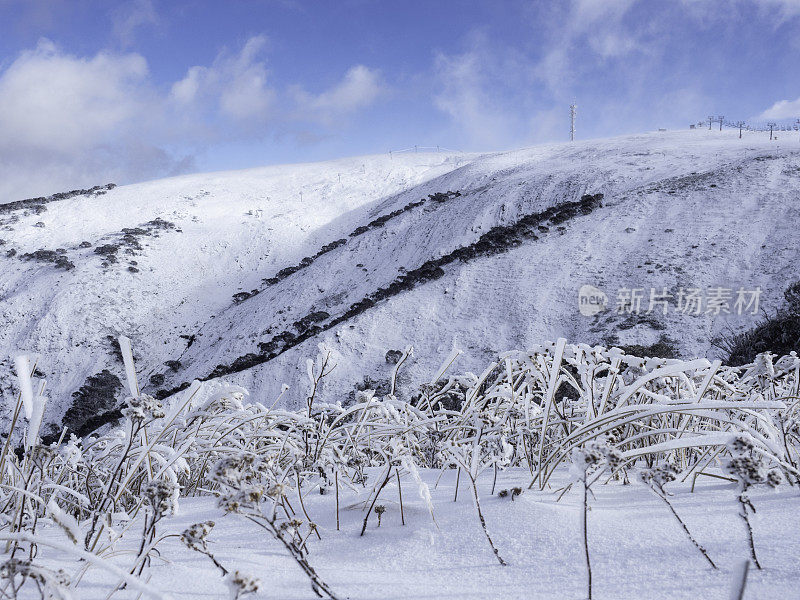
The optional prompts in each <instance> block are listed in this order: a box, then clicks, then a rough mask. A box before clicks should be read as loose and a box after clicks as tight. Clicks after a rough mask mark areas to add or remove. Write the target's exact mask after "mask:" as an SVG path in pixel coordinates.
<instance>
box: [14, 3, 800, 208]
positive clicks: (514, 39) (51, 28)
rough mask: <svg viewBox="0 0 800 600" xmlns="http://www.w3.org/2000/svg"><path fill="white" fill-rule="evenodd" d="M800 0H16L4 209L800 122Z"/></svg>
mask: <svg viewBox="0 0 800 600" xmlns="http://www.w3.org/2000/svg"><path fill="white" fill-rule="evenodd" d="M798 65H800V0H564V1H563V2H557V1H555V0H553V1H528V2H522V1H515V0H491V1H490V0H486V1H477V0H473V1H471V2H467V1H460V0H439V1H431V0H422V1H416V0H403V1H402V2H390V1H388V0H387V1H377V0H376V1H370V0H338V1H336V2H331V1H323V0H320V1H311V0H297V1H292V0H283V1H280V0H229V1H227V2H215V1H208V2H190V1H188V0H133V1H130V2H113V1H109V0H105V1H99V0H97V1H94V0H0V202H5V201H8V200H13V199H18V198H24V197H28V196H32V195H39V194H46V193H52V192H55V191H62V190H64V189H72V188H75V187H85V186H90V185H94V184H100V183H106V182H109V181H114V182H116V183H129V182H133V181H141V180H145V179H151V178H156V177H163V176H167V175H171V174H179V173H187V172H195V171H208V170H219V169H232V168H245V167H251V166H258V165H265V164H273V163H284V162H300V161H312V160H322V159H327V158H334V157H341V156H349V155H357V154H367V153H378V152H385V151H387V150H390V149H395V150H397V149H402V148H407V147H409V146H413V145H415V144H416V145H421V146H428V145H430V146H435V145H439V146H442V147H446V148H453V149H459V150H464V151H471V150H495V149H507V148H514V147H520V146H525V145H530V144H534V143H538V142H545V141H555V140H564V139H565V138H566V136H567V134H568V116H567V115H568V106H569V104H570V102H572V101H573V100H574V101H575V102H577V104H578V135H579V137H581V138H590V137H602V136H609V135H617V134H623V133H629V132H636V131H644V130H651V129H655V128H658V127H670V128H683V127H686V126H687V125H688V123H690V122H695V121H697V120H699V119H703V118H704V117H705V116H706V115H709V114H712V113H714V114H723V115H725V116H726V117H729V118H731V119H743V120H757V119H760V120H765V119H789V118H791V119H792V121H794V119H795V118H796V117H798V116H800V67H799V66H798Z"/></svg>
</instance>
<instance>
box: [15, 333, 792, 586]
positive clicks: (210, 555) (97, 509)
mask: <svg viewBox="0 0 800 600" xmlns="http://www.w3.org/2000/svg"><path fill="white" fill-rule="evenodd" d="M121 348H122V354H123V358H124V359H125V363H126V374H127V380H128V387H129V391H130V398H129V399H128V400H127V402H126V406H125V408H124V409H123V415H124V421H123V423H121V424H120V426H119V427H117V428H115V429H112V430H111V431H109V432H107V433H105V434H103V435H98V436H94V437H90V438H87V439H85V440H83V441H80V440H77V439H74V438H70V439H62V440H61V442H60V443H59V444H55V445H53V446H48V447H45V446H42V445H41V444H40V443H38V441H37V436H36V431H37V430H36V427H37V426H36V415H37V414H41V412H42V410H43V409H44V406H43V404H44V402H45V400H44V398H43V395H42V393H41V388H40V387H39V386H37V385H36V382H35V381H34V382H31V381H30V379H29V372H30V371H31V370H32V366H31V365H30V364H28V363H27V361H26V360H24V359H21V360H18V361H17V367H18V369H19V380H20V386H21V390H22V391H21V393H20V397H19V399H18V401H17V404H16V414H17V415H18V417H17V419H16V421H15V427H17V428H19V429H20V430H21V429H26V428H27V431H26V435H25V437H24V439H25V442H24V444H23V445H22V447H21V448H20V450H19V451H18V452H16V451H14V449H13V448H11V447H10V446H11V444H9V443H7V444H6V445H5V446H4V447H3V452H2V455H1V456H0V477H1V478H2V479H0V486H1V487H0V503H2V506H3V511H2V513H3V517H2V524H1V525H0V541H2V543H3V544H4V548H3V549H4V554H3V555H2V561H3V564H2V566H0V577H2V582H1V583H0V594H2V595H0V597H10V598H14V597H39V596H40V595H41V596H42V597H55V598H67V597H70V596H72V597H89V598H106V597H111V596H114V595H118V596H120V597H137V596H139V595H144V596H148V597H154V598H161V597H166V596H168V595H172V596H181V595H184V596H186V597H200V596H208V597H219V596H220V595H221V594H222V593H223V592H224V591H225V589H226V586H227V590H228V592H229V593H230V595H231V596H232V597H234V598H235V597H238V596H243V595H247V594H256V595H258V596H260V597H266V598H269V597H272V598H290V597H291V598H295V597H299V598H303V597H313V596H314V594H316V595H318V596H321V597H328V598H345V597H350V598H379V597H381V598H392V597H433V598H441V597H459V598H461V597H475V598H487V597H497V598H517V597H518V598H522V597H536V596H540V597H567V598H577V597H608V598H612V597H613V598H620V597H644V596H647V597H656V596H663V597H725V596H726V595H728V594H729V593H733V592H731V590H732V589H733V587H736V586H738V585H739V582H740V581H741V579H742V578H741V572H742V571H741V569H740V565H741V564H742V561H744V560H748V561H749V563H748V564H750V565H752V568H751V570H750V573H749V575H748V576H747V583H746V585H747V586H749V587H746V588H745V594H746V593H747V591H748V589H756V590H758V591H759V592H758V593H770V594H774V595H781V594H782V593H789V592H790V591H791V590H794V589H796V585H797V578H798V576H797V573H796V568H795V565H796V563H797V560H798V558H800V540H798V539H797V531H798V527H797V525H798V523H797V519H798V517H797V514H798V511H797V508H798V506H797V504H798V494H797V491H796V490H797V488H796V484H797V483H798V482H800V479H799V478H798V476H799V475H800V473H798V470H797V460H798V451H799V450H800V437H798V436H800V431H799V430H798V405H800V395H799V394H798V385H800V359H798V358H797V357H796V356H795V355H790V356H785V357H782V358H781V359H779V360H773V357H771V356H770V355H768V354H764V355H760V356H759V357H758V358H757V360H756V362H755V363H754V364H752V365H748V366H746V367H743V368H729V367H722V366H720V363H719V362H713V363H712V362H709V361H707V360H694V361H688V362H683V361H677V360H667V359H641V358H637V357H631V356H626V355H624V354H622V353H621V352H620V351H618V350H615V349H610V350H609V349H605V348H600V347H588V346H584V345H568V344H566V342H565V341H564V340H559V341H558V342H557V343H554V344H545V345H541V346H540V347H537V348H534V349H532V350H530V351H527V352H511V353H507V354H505V355H503V356H501V357H500V360H498V361H497V362H495V363H492V364H490V365H488V366H487V368H486V369H485V370H484V371H483V372H482V373H481V374H480V375H474V374H470V373H467V374H464V375H458V376H456V375H448V374H447V373H448V368H449V365H450V364H451V363H452V361H453V359H454V356H450V357H448V359H447V360H446V361H445V362H444V364H443V365H442V368H441V369H440V371H439V374H438V377H436V378H435V380H434V381H432V382H430V383H429V384H427V385H424V386H423V387H422V388H421V389H420V390H419V393H418V394H417V395H416V396H415V397H414V398H413V399H412V400H411V401H410V402H405V401H401V400H398V399H397V398H395V397H394V396H391V395H388V396H386V397H382V398H377V397H375V396H374V394H372V393H370V392H365V393H362V394H360V395H359V396H358V398H357V400H356V402H355V403H354V404H352V405H349V406H343V405H342V404H341V403H340V402H336V399H335V398H328V397H326V396H325V394H324V393H323V392H324V380H325V377H326V376H327V375H328V374H329V373H330V372H331V370H332V369H333V368H334V366H335V365H333V364H332V363H331V362H330V357H329V355H328V354H325V353H323V354H321V355H320V356H319V357H318V358H317V359H316V360H315V361H309V363H308V379H309V394H308V400H307V403H306V407H305V409H304V410H301V411H288V410H283V409H281V408H278V407H277V406H278V405H279V401H280V399H279V398H278V399H271V400H269V401H262V402H258V401H248V399H247V395H246V392H245V391H244V390H242V389H239V388H236V387H231V386H226V385H224V384H221V383H214V382H212V383H205V384H200V383H195V384H194V385H193V386H192V387H191V388H189V389H188V390H186V391H184V392H182V393H181V394H178V395H176V396H173V397H171V398H169V399H168V400H167V401H166V403H165V404H164V405H162V404H161V403H160V402H159V401H157V400H155V399H153V398H151V397H149V396H147V395H144V394H141V393H140V392H139V387H138V382H137V377H136V372H135V369H134V365H133V362H132V358H131V357H132V352H131V350H130V347H129V345H128V344H127V341H126V340H124V339H123V340H122V343H121ZM407 352H408V351H407ZM403 362H404V359H401V360H400V361H399V363H398V369H401V368H402V364H403ZM395 376H396V372H395V373H394V374H393V376H392V379H393V380H394V377H395ZM391 387H392V386H390V388H391ZM37 389H38V393H37ZM262 400H263V399H262ZM9 439H18V438H14V436H9ZM775 490H777V491H775ZM737 593H738V590H737ZM745 597H746V596H745Z"/></svg>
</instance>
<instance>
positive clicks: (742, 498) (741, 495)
mask: <svg viewBox="0 0 800 600" xmlns="http://www.w3.org/2000/svg"><path fill="white" fill-rule="evenodd" d="M728 450H729V451H730V453H731V457H730V458H728V459H726V460H725V461H724V463H723V464H724V468H725V471H726V472H727V473H728V474H729V475H732V476H733V477H734V478H735V479H736V481H737V482H738V484H739V490H738V495H737V500H738V501H739V516H740V517H741V518H742V520H743V521H744V525H745V529H746V530H747V541H748V546H749V548H750V557H751V558H752V559H753V564H755V566H756V568H757V569H760V568H761V563H759V561H758V557H757V556H756V545H755V540H754V539H753V524H752V522H751V521H750V514H751V513H752V514H755V512H756V508H755V506H754V505H753V502H752V500H751V499H750V496H749V494H748V490H749V489H750V488H751V487H752V486H754V485H762V484H766V485H769V486H770V487H773V488H775V487H778V486H779V485H780V484H781V483H782V482H783V473H782V472H781V470H780V469H779V468H777V467H773V468H769V466H768V464H767V462H766V460H765V458H764V457H763V455H761V454H759V453H757V452H756V444H755V443H754V441H753V439H752V438H751V437H750V436H748V435H745V434H738V435H734V436H732V437H731V438H730V440H729V442H728Z"/></svg>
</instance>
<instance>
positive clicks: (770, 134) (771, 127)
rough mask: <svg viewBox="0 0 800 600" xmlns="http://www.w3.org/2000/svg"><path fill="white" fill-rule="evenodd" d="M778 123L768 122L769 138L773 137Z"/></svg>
mask: <svg viewBox="0 0 800 600" xmlns="http://www.w3.org/2000/svg"><path fill="white" fill-rule="evenodd" d="M776 125H777V123H767V127H769V139H772V130H773V129H774V128H775V126H776Z"/></svg>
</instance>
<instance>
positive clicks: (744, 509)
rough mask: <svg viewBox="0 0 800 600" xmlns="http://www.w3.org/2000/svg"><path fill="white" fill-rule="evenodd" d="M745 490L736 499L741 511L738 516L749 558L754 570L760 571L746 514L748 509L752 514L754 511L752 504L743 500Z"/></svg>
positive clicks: (748, 517)
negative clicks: (740, 518)
mask: <svg viewBox="0 0 800 600" xmlns="http://www.w3.org/2000/svg"><path fill="white" fill-rule="evenodd" d="M746 489H747V488H744V489H743V490H742V492H741V493H740V494H739V497H738V500H739V505H740V506H741V509H742V510H741V512H740V513H739V516H740V517H742V520H743V521H744V525H745V529H747V541H748V543H749V544H750V558H752V559H753V564H754V565H755V566H756V569H761V563H759V562H758V557H757V556H756V543H755V540H753V525H752V523H750V516H749V513H748V508H749V509H750V510H752V511H753V512H756V509H755V508H754V507H753V503H752V502H750V500H749V499H747V498H745V491H746Z"/></svg>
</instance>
